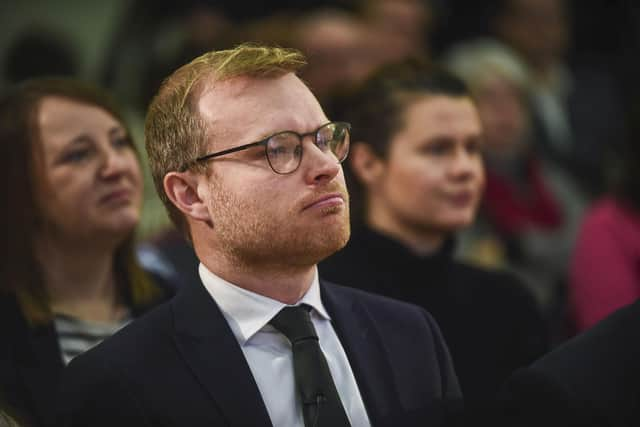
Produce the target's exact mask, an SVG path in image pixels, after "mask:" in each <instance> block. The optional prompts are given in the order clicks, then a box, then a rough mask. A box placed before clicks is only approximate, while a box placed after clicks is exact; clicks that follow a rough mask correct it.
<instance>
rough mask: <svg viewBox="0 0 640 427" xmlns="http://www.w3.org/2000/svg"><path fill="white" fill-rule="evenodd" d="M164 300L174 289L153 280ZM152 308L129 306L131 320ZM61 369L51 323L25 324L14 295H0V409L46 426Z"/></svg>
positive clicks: (27, 425) (53, 410) (53, 409)
mask: <svg viewBox="0 0 640 427" xmlns="http://www.w3.org/2000/svg"><path fill="white" fill-rule="evenodd" d="M154 282H155V283H156V285H158V286H159V288H160V289H161V291H162V297H161V299H160V301H165V300H166V299H168V298H169V297H170V296H171V295H172V294H173V290H172V289H171V288H170V287H169V286H168V285H167V284H166V283H164V282H161V281H160V280H159V279H157V278H155V277H154ZM152 306H153V304H152V305H145V306H135V307H132V315H133V317H137V316H140V315H141V314H142V313H144V312H146V311H147V310H148V309H149V308H151V307H152ZM63 368H64V363H63V361H62V354H61V352H60V346H59V344H58V335H57V333H56V330H55V326H54V324H53V322H49V323H47V324H43V325H39V326H33V325H30V324H29V323H28V322H27V319H26V318H25V317H24V315H23V313H22V310H21V309H20V306H19V304H18V302H17V300H16V298H15V296H14V295H13V294H0V410H7V411H8V412H9V413H10V414H11V415H13V416H14V417H15V418H16V419H17V420H18V421H20V424H21V425H24V426H25V427H35V426H49V425H52V423H53V417H54V415H55V413H56V395H57V389H58V386H59V382H60V377H61V374H62V371H63Z"/></svg>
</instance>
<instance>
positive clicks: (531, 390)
mask: <svg viewBox="0 0 640 427" xmlns="http://www.w3.org/2000/svg"><path fill="white" fill-rule="evenodd" d="M639 336H640V302H636V303H634V304H632V305H630V306H627V307H624V308H621V309H619V310H618V311H616V312H614V313H613V314H611V315H610V316H609V317H607V318H606V319H604V320H602V321H601V322H599V323H598V324H596V325H595V326H594V327H592V328H591V329H588V330H587V331H585V332H583V333H582V334H580V335H578V336H577V337H574V338H572V339H571V340H569V341H567V342H566V343H564V344H563V345H561V346H560V347H558V348H557V349H555V350H554V351H552V352H551V353H549V354H548V355H546V356H545V357H543V358H542V359H540V360H539V361H537V362H535V363H534V364H533V365H531V366H530V367H528V368H524V369H522V370H520V371H518V372H516V373H515V374H514V375H513V376H512V377H511V378H510V380H509V381H507V383H506V384H505V387H504V389H503V392H502V394H501V399H500V402H501V410H502V414H501V415H502V418H501V420H500V421H501V423H500V425H504V426H515V427H517V426H531V427H533V426H545V427H551V426H558V427H559V426H562V427H578V426H579V427H587V426H588V427H595V426H598V427H605V426H606V427H614V426H615V427H623V426H624V427H631V426H640V340H639V339H638V337H639Z"/></svg>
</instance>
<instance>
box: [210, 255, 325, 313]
mask: <svg viewBox="0 0 640 427" xmlns="http://www.w3.org/2000/svg"><path fill="white" fill-rule="evenodd" d="M198 258H199V259H200V261H201V262H202V264H203V265H204V266H205V267H207V269H209V271H211V272H212V273H214V274H216V275H217V276H219V277H221V278H222V279H224V280H226V281H227V282H229V283H232V284H234V285H235V286H238V287H240V288H243V289H246V290H248V291H250V292H254V293H256V294H259V295H262V296H265V297H268V298H271V299H274V300H276V301H280V302H282V303H284V304H295V303H297V302H298V301H300V299H301V298H302V297H303V296H304V294H306V293H307V291H308V290H309V287H310V286H311V284H312V282H313V279H314V277H315V274H316V266H315V265H311V266H300V267H298V266H292V265H290V264H280V265H275V264H269V265H266V264H261V265H256V264H255V263H252V264H251V265H248V264H247V263H242V262H239V261H238V260H233V261H229V260H228V259H226V258H225V257H223V256H220V255H219V254H217V255H216V256H212V254H210V255H209V256H207V254H204V253H202V251H198Z"/></svg>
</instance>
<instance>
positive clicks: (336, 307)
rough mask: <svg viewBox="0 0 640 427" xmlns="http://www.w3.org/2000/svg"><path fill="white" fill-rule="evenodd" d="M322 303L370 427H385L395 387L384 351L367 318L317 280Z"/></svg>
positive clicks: (343, 296) (350, 301)
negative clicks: (329, 318)
mask: <svg viewBox="0 0 640 427" xmlns="http://www.w3.org/2000/svg"><path fill="white" fill-rule="evenodd" d="M320 283H321V292H322V302H323V304H324V305H325V307H326V308H327V311H328V312H329V314H330V315H331V319H332V324H333V328H334V329H335V331H336V333H337V335H338V338H339V339H340V343H341V344H342V347H343V348H344V350H345V352H346V354H347V358H348V359H349V364H350V365H351V370H352V371H353V374H354V376H355V378H356V382H357V384H358V388H359V390H360V394H361V396H362V399H363V400H364V404H365V407H366V409H367V414H368V415H369V420H370V421H371V425H374V426H382V425H385V424H384V423H385V420H386V421H387V422H388V421H389V417H388V414H389V413H391V412H395V411H394V409H393V407H394V406H395V404H396V403H395V402H396V401H397V400H396V399H395V398H394V397H393V396H395V395H396V392H395V390H396V385H395V383H394V381H393V379H392V377H391V375H390V372H392V367H391V365H390V362H389V357H388V355H387V351H386V349H385V348H384V346H383V345H382V341H381V340H380V335H379V334H378V331H377V330H376V328H375V323H374V322H373V320H372V318H371V316H370V314H369V313H368V312H367V311H366V309H365V308H364V307H363V306H362V305H361V304H360V303H359V302H358V301H357V300H355V299H354V298H353V297H351V295H350V294H348V293H343V292H341V290H340V288H339V287H336V286H335V285H331V284H328V283H327V282H324V281H322V280H321V282H320Z"/></svg>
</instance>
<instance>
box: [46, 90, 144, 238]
mask: <svg viewBox="0 0 640 427" xmlns="http://www.w3.org/2000/svg"><path fill="white" fill-rule="evenodd" d="M38 128H39V130H40V140H41V142H42V149H41V152H42V161H41V162H40V163H36V164H41V165H42V166H41V167H42V169H41V171H42V180H41V184H42V185H41V187H40V188H41V191H40V195H39V206H40V209H41V211H42V214H43V217H44V222H45V224H46V226H47V231H50V234H51V235H50V236H49V237H53V238H56V239H58V240H62V241H68V242H74V241H75V242H78V241H85V242H87V241H88V240H86V239H92V240H90V242H92V243H95V244H96V245H97V244H99V243H100V242H101V241H111V242H115V243H117V242H120V241H122V239H124V238H125V237H126V236H127V235H128V234H129V233H130V232H131V231H132V230H133V229H134V227H135V226H136V224H137V223H138V220H139V218H140V209H141V204H142V173H141V170H140V165H139V163H138V159H137V157H136V155H135V152H134V150H133V145H132V141H131V139H130V137H129V135H128V134H127V132H126V130H125V128H124V127H123V125H122V124H121V123H120V122H119V121H118V120H116V119H115V118H114V117H113V116H112V115H110V114H109V113H108V112H107V111H105V110H103V109H102V108H100V107H97V106H93V105H90V104H84V103H81V102H78V101H73V100H69V99H66V98H62V97H54V96H52V97H48V98H44V99H43V100H42V102H41V104H40V109H39V112H38Z"/></svg>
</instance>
